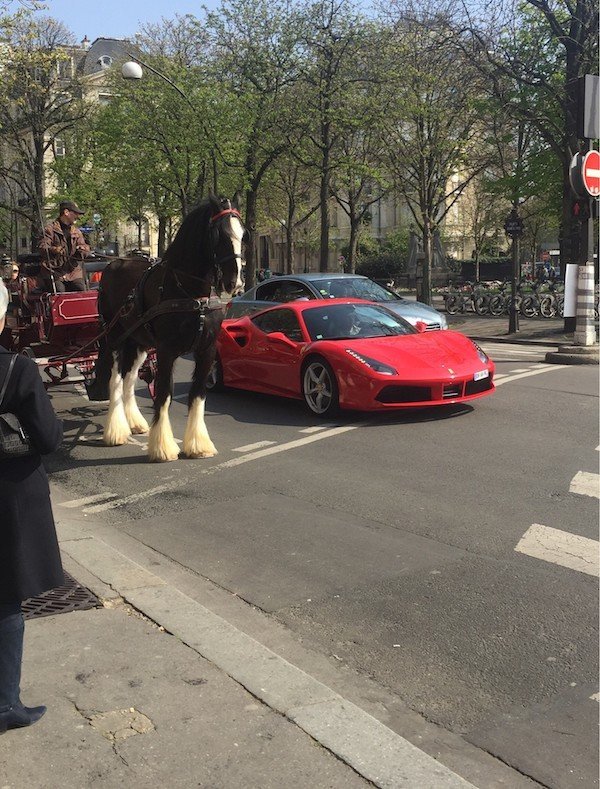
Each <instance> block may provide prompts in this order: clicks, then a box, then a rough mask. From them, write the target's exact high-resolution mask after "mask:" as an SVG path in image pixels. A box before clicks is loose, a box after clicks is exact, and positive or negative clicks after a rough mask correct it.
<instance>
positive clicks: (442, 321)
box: [440, 312, 448, 329]
mask: <svg viewBox="0 0 600 789" xmlns="http://www.w3.org/2000/svg"><path fill="white" fill-rule="evenodd" d="M440 328H441V329H447V328H448V320H447V318H446V316H445V315H444V314H443V313H442V312H440Z"/></svg>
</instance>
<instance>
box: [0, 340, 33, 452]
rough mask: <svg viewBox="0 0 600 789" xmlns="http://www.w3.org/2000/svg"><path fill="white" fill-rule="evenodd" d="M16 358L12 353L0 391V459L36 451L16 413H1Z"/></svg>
mask: <svg viewBox="0 0 600 789" xmlns="http://www.w3.org/2000/svg"><path fill="white" fill-rule="evenodd" d="M16 360H17V355H16V354H13V355H12V357H11V360H10V364H9V366H8V372H7V373H6V378H5V379H4V383H3V384H2V391H1V392H0V460H12V459H13V458H22V457H27V456H28V455H35V454H36V451H37V450H36V449H35V448H34V447H33V446H32V444H31V441H30V440H29V436H28V435H27V433H26V432H25V430H24V429H23V427H22V425H21V423H20V421H19V417H18V416H16V414H11V413H2V404H3V402H4V395H5V393H6V387H7V386H8V382H9V380H10V375H11V373H12V370H13V367H14V366H15V362H16Z"/></svg>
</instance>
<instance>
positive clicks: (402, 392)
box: [376, 386, 431, 403]
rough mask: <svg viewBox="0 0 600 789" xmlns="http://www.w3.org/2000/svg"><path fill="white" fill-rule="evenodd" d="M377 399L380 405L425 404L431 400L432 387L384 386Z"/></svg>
mask: <svg viewBox="0 0 600 789" xmlns="http://www.w3.org/2000/svg"><path fill="white" fill-rule="evenodd" d="M376 399H377V400H378V401H379V402H380V403H425V402H427V401H428V400H431V387H429V386H384V387H383V389H382V390H381V392H379V394H378V395H377V397H376Z"/></svg>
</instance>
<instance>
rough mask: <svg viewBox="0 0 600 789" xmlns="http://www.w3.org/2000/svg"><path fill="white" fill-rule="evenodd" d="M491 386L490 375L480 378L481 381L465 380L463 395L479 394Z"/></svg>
mask: <svg viewBox="0 0 600 789" xmlns="http://www.w3.org/2000/svg"><path fill="white" fill-rule="evenodd" d="M491 388H492V376H491V375H490V376H488V377H487V378H482V380H481V381H467V383H466V386H465V395H474V394H479V392H487V390H488V389H491Z"/></svg>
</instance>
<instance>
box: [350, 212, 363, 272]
mask: <svg viewBox="0 0 600 789" xmlns="http://www.w3.org/2000/svg"><path fill="white" fill-rule="evenodd" d="M359 224H360V223H359V220H357V219H355V218H354V217H352V218H351V220H350V242H349V248H348V271H349V273H350V274H354V273H355V271H356V254H357V251H358V237H359V232H358V227H359Z"/></svg>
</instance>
